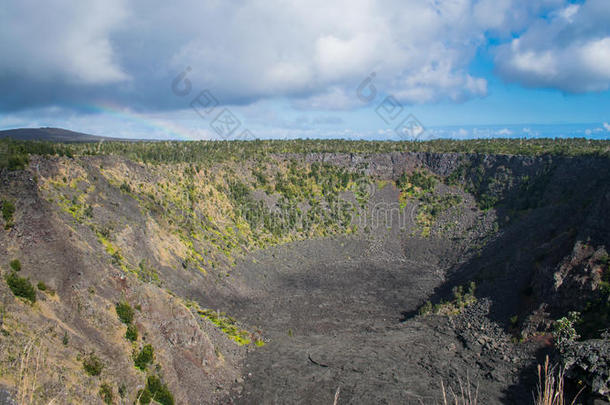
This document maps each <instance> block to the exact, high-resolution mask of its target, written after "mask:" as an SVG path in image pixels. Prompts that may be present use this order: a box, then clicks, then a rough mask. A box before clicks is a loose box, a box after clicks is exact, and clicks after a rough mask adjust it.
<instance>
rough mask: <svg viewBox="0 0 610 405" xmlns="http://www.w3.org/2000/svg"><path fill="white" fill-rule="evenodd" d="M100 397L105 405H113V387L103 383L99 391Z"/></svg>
mask: <svg viewBox="0 0 610 405" xmlns="http://www.w3.org/2000/svg"><path fill="white" fill-rule="evenodd" d="M99 394H100V397H101V398H102V401H104V403H105V404H109V405H110V404H112V400H113V399H114V395H113V394H112V387H111V386H110V385H109V384H108V383H103V384H102V385H101V386H100V391H99Z"/></svg>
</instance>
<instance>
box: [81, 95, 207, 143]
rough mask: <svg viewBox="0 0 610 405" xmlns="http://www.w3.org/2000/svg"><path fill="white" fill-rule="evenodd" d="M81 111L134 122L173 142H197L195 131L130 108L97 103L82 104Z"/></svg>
mask: <svg viewBox="0 0 610 405" xmlns="http://www.w3.org/2000/svg"><path fill="white" fill-rule="evenodd" d="M78 108H79V109H80V110H83V109H84V110H85V111H86V112H89V113H95V114H107V115H110V116H113V117H115V118H118V119H120V120H122V121H128V122H133V123H136V124H139V125H140V126H142V127H143V128H144V129H151V130H153V131H154V133H153V134H151V135H157V136H158V135H160V134H159V133H158V132H159V131H160V132H162V135H164V136H166V137H168V138H171V139H172V140H181V141H190V140H196V139H198V138H196V137H195V136H193V131H192V130H190V129H188V128H186V127H184V126H181V125H179V124H174V123H169V122H167V121H165V120H163V121H161V120H156V119H154V118H150V117H148V116H146V115H142V114H138V113H136V112H133V111H130V110H129V109H128V108H125V107H122V106H118V105H113V104H110V103H96V104H80V105H78Z"/></svg>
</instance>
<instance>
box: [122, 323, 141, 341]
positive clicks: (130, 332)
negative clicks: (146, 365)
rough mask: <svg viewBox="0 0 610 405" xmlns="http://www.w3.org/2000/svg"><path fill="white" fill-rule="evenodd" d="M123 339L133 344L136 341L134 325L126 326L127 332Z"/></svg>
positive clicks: (136, 330) (136, 333)
mask: <svg viewBox="0 0 610 405" xmlns="http://www.w3.org/2000/svg"><path fill="white" fill-rule="evenodd" d="M125 338H126V339H127V340H131V341H132V342H135V341H136V340H138V328H136V325H133V324H131V325H129V326H127V332H125Z"/></svg>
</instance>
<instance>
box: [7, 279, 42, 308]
mask: <svg viewBox="0 0 610 405" xmlns="http://www.w3.org/2000/svg"><path fill="white" fill-rule="evenodd" d="M6 284H8V286H9V288H10V289H11V291H12V292H13V294H15V296H17V297H22V298H25V299H27V300H29V301H30V302H31V303H34V302H36V290H34V286H33V285H32V283H30V280H28V279H27V278H25V277H19V276H18V275H17V274H16V273H15V272H11V273H9V274H7V275H6Z"/></svg>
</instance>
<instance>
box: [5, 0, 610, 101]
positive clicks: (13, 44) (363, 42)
mask: <svg viewBox="0 0 610 405" xmlns="http://www.w3.org/2000/svg"><path fill="white" fill-rule="evenodd" d="M606 4H608V3H607V2H605V0H587V1H586V2H584V3H583V4H580V5H569V4H568V3H567V1H566V0H540V1H536V2H527V1H523V0H444V1H431V0H430V1H421V0H385V1H375V0H338V1H334V2H328V1H326V0H308V1H305V0H295V1H291V2H285V1H283V0H269V1H265V2H258V1H253V0H243V1H240V2H218V1H207V2H200V1H195V0H177V1H175V2H171V3H169V2H166V1H160V0H147V1H145V0H104V1H102V0H92V1H89V2H86V3H85V2H80V3H79V2H74V1H70V0H58V1H55V2H42V3H40V2H34V1H32V0H24V1H16V0H10V1H9V2H8V4H7V5H5V6H3V7H4V8H3V10H2V12H0V52H2V59H1V60H0V88H2V89H3V92H2V94H0V109H3V110H18V109H24V108H32V107H36V106H38V107H44V106H46V105H64V106H71V105H72V106H74V105H76V106H80V105H86V104H91V103H97V102H99V101H100V100H103V101H111V102H115V103H118V104H123V105H128V106H130V107H131V108H133V109H134V110H139V111H141V110H177V109H183V108H186V107H187V105H188V101H187V100H186V97H185V98H180V97H176V96H175V95H174V94H172V93H171V91H170V85H171V83H172V80H173V79H174V77H175V76H176V75H177V74H178V73H179V72H181V71H183V70H184V69H185V68H186V67H187V66H190V67H191V69H190V71H189V72H188V76H187V78H188V80H190V82H191V84H192V87H193V89H194V90H200V89H204V88H207V89H209V90H210V91H211V92H212V93H213V94H214V96H215V97H216V98H217V99H218V100H219V101H220V102H221V103H223V104H249V103H252V102H255V101H258V100H265V99H272V98H286V99H288V100H290V101H291V102H292V105H293V107H296V108H299V109H320V110H341V109H353V108H356V107H359V106H361V105H362V104H361V102H360V101H359V100H358V99H357V97H355V89H356V87H357V86H358V84H359V83H360V82H361V81H362V80H363V79H364V78H365V77H367V76H368V75H369V74H370V73H371V72H376V79H375V86H376V88H377V89H378V90H379V91H380V92H383V93H385V94H392V95H394V97H396V98H397V99H399V100H400V101H401V102H404V103H410V104H417V103H432V102H438V101H444V100H448V101H453V102H462V101H465V100H468V99H470V98H476V97H484V96H485V95H486V94H487V79H486V78H485V77H480V76H478V75H477V74H474V73H472V72H471V71H470V70H469V67H470V64H471V62H472V60H473V58H475V56H476V54H477V51H478V50H479V49H481V48H485V47H487V45H488V41H489V38H490V37H494V38H497V40H498V41H499V42H500V43H502V42H506V41H510V38H512V37H513V35H514V34H515V33H521V35H519V36H518V38H516V39H515V40H513V41H512V42H509V43H507V44H505V45H501V46H500V47H499V49H498V52H497V58H496V64H497V65H498V71H499V72H500V74H501V75H502V76H503V77H505V78H507V79H508V80H512V81H517V82H520V83H523V84H525V85H528V86H544V87H556V88H560V89H562V90H565V91H598V90H602V89H605V88H607V86H608V82H609V77H610V73H609V71H608V69H610V68H609V66H610V35H607V34H608V33H607V32H606V31H607V28H606V26H607V24H606V23H605V22H606V21H607V19H608V18H607V17H608V14H607V13H608V8H609V6H607V5H606ZM604 13H605V14H604ZM546 16H550V17H546ZM543 17H544V18H543ZM191 96H194V94H191Z"/></svg>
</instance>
